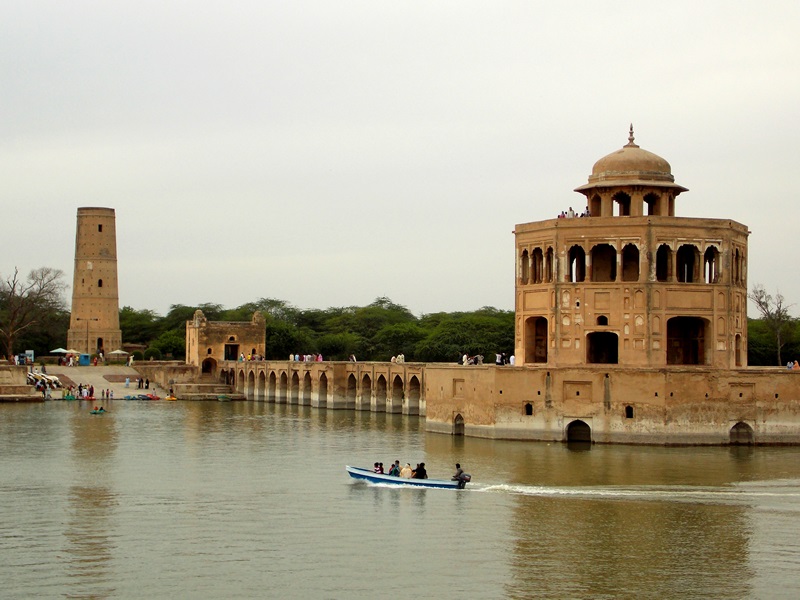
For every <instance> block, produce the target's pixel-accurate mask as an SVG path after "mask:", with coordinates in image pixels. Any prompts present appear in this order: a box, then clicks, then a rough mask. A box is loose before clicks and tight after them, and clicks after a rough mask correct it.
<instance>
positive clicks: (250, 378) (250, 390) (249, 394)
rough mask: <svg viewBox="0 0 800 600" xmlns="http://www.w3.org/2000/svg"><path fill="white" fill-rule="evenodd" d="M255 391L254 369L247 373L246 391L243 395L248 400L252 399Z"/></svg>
mask: <svg viewBox="0 0 800 600" xmlns="http://www.w3.org/2000/svg"><path fill="white" fill-rule="evenodd" d="M255 391H256V373H255V371H250V372H249V373H248V374H247V391H246V392H245V397H246V398H247V399H248V400H253V399H254V398H255Z"/></svg>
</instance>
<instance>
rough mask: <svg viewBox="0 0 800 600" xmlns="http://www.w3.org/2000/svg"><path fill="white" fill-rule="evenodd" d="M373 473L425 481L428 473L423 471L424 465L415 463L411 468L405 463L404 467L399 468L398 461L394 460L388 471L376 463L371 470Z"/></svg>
mask: <svg viewBox="0 0 800 600" xmlns="http://www.w3.org/2000/svg"><path fill="white" fill-rule="evenodd" d="M372 470H373V471H374V472H375V473H380V474H382V475H383V474H385V475H392V476H393V477H404V478H406V479H427V478H428V472H427V471H426V470H425V463H417V466H416V467H414V468H413V469H412V468H411V463H406V464H405V466H404V467H400V461H399V460H396V461H394V463H392V466H391V467H389V471H388V472H386V471H384V470H383V463H382V462H376V463H375V465H374V468H373V469H372Z"/></svg>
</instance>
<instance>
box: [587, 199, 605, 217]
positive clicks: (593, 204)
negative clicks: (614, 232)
mask: <svg viewBox="0 0 800 600" xmlns="http://www.w3.org/2000/svg"><path fill="white" fill-rule="evenodd" d="M601 206H602V201H601V200H600V196H598V195H597V194H595V195H594V196H592V199H591V200H589V216H590V217H599V216H600V214H601V210H602V209H601Z"/></svg>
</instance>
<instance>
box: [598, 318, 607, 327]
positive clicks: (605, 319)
mask: <svg viewBox="0 0 800 600" xmlns="http://www.w3.org/2000/svg"><path fill="white" fill-rule="evenodd" d="M597 324H598V325H601V326H605V325H608V317H607V316H605V315H600V316H599V317H597Z"/></svg>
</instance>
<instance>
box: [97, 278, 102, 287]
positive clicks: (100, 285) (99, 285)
mask: <svg viewBox="0 0 800 600" xmlns="http://www.w3.org/2000/svg"><path fill="white" fill-rule="evenodd" d="M97 287H99V288H101V287H103V280H102V279H98V280H97Z"/></svg>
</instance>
